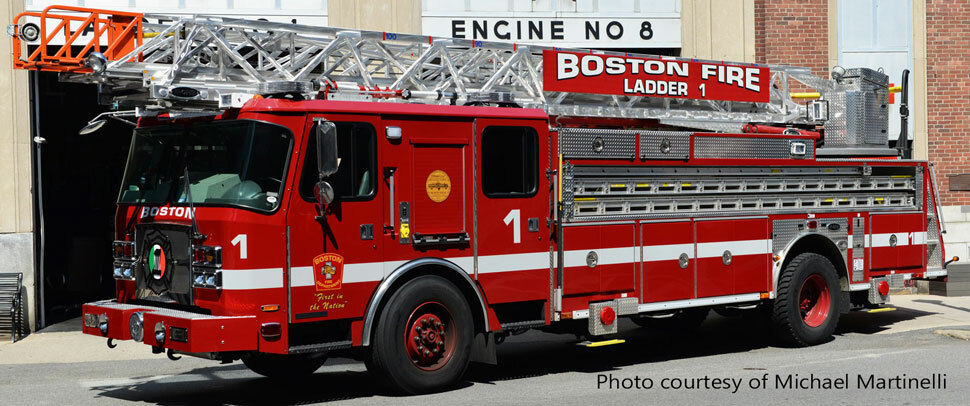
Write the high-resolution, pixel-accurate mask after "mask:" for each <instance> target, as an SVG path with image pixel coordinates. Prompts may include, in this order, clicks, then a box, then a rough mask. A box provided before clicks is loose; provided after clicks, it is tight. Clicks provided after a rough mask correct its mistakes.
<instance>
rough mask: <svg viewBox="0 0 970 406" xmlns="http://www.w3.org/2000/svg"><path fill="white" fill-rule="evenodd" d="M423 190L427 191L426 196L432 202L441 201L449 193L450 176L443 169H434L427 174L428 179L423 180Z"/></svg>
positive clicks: (446, 197) (445, 198)
mask: <svg viewBox="0 0 970 406" xmlns="http://www.w3.org/2000/svg"><path fill="white" fill-rule="evenodd" d="M424 190H425V191H426V192H428V198H430V199H431V201H432V202H435V203H441V202H443V201H445V200H447V199H448V195H450V194H451V178H449V177H448V174H447V173H445V171H443V170H441V169H435V170H434V171H432V172H431V173H429V174H428V179H427V180H425V182H424Z"/></svg>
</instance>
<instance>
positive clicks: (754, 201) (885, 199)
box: [563, 164, 923, 221]
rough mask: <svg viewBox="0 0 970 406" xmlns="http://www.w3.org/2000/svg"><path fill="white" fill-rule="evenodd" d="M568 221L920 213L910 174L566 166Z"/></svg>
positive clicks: (917, 179)
mask: <svg viewBox="0 0 970 406" xmlns="http://www.w3.org/2000/svg"><path fill="white" fill-rule="evenodd" d="M563 169H564V178H563V209H564V213H565V215H566V217H567V219H569V220H574V221H582V220H592V219H605V218H633V217H655V216H656V217H664V216H671V215H677V216H680V215H703V214H748V213H784V212H804V211H806V210H809V211H814V212H823V211H844V210H853V211H874V210H904V209H917V208H918V206H917V205H918V203H917V200H918V198H917V197H918V193H917V190H921V189H922V187H923V185H922V178H921V176H922V175H921V174H917V168H916V167H913V166H906V167H868V166H867V167H861V166H860V167H780V168H779V167H753V168H731V167H704V168H684V167H680V168H671V167H634V168H630V167H601V166H579V167H577V166H572V165H569V164H565V165H564V167H563Z"/></svg>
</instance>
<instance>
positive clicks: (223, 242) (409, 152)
mask: <svg viewBox="0 0 970 406" xmlns="http://www.w3.org/2000/svg"><path fill="white" fill-rule="evenodd" d="M146 17H149V20H146V19H145V18H146ZM150 20H155V17H154V16H144V15H141V14H137V13H124V12H114V11H108V10H95V9H83V8H72V7H51V8H48V9H46V10H45V11H43V12H39V13H24V14H21V15H19V16H18V17H17V18H16V20H15V21H14V23H13V25H12V26H10V27H9V29H8V32H9V33H10V34H11V35H12V37H13V39H12V41H13V45H14V65H15V67H17V68H21V69H33V70H45V71H57V72H60V75H61V79H62V80H65V81H72V82H81V83H96V84H99V85H100V86H101V90H102V97H103V99H104V100H105V101H107V102H110V103H113V104H114V106H115V107H116V110H113V111H111V112H108V113H105V114H103V115H102V116H101V117H98V119H96V120H92V122H91V123H90V125H89V126H88V127H86V128H85V130H84V131H91V130H94V129H96V128H97V127H98V126H99V125H100V124H102V123H103V120H104V119H105V118H111V117H114V118H118V117H121V116H126V115H127V116H135V117H137V128H136V129H135V130H134V134H133V138H132V142H131V152H130V157H129V161H128V165H127V169H126V171H125V174H124V178H123V180H122V184H121V190H120V192H119V195H118V211H117V221H116V239H117V241H115V243H114V245H113V248H114V258H115V265H114V270H113V272H114V278H115V279H116V280H117V296H116V297H115V298H113V299H111V300H105V301H101V302H95V303H88V304H85V305H84V308H83V324H84V326H83V329H84V333H86V334H91V335H95V336H99V337H106V338H108V340H109V346H110V345H112V340H133V341H135V342H139V343H143V344H145V345H148V346H150V347H151V348H152V350H153V351H154V352H156V353H163V352H167V353H168V355H169V357H172V358H175V357H176V356H177V354H185V355H191V356H198V357H204V358H209V359H214V360H222V361H224V362H231V361H234V360H240V359H241V360H242V361H243V362H244V363H245V364H246V365H247V366H249V367H250V368H251V369H252V370H254V371H256V372H258V373H260V374H263V375H267V376H296V375H301V374H309V373H312V372H313V371H315V370H316V369H317V368H318V367H319V366H320V365H322V364H323V362H324V361H325V359H326V358H327V356H333V355H341V356H347V355H350V356H356V357H360V358H362V359H365V360H366V364H367V367H368V369H369V370H370V371H372V372H374V373H376V374H378V375H380V376H381V377H382V378H384V380H385V381H386V382H388V383H389V384H390V385H391V386H392V387H395V388H398V389H400V390H402V391H404V392H408V393H417V392H425V391H430V390H435V389H439V388H442V387H446V386H448V385H451V384H454V383H455V382H456V381H457V380H459V379H460V378H461V376H462V374H463V372H464V371H465V369H466V367H467V365H468V363H469V361H471V360H478V361H484V362H495V346H496V343H497V342H500V341H501V339H502V338H503V337H504V336H505V335H507V334H509V333H510V332H519V331H523V330H525V329H530V328H535V329H543V330H547V331H555V332H569V333H575V334H577V335H580V336H584V337H585V338H586V339H587V340H588V342H589V343H590V345H600V344H604V343H610V342H618V341H619V340H618V339H617V338H616V337H617V336H616V334H617V332H618V329H617V324H618V323H617V320H618V318H619V317H628V318H632V319H633V321H635V322H637V324H640V325H643V326H652V327H655V328H666V327H664V326H668V325H670V324H672V323H657V322H658V321H659V322H662V321H671V322H676V323H688V324H689V323H699V322H700V321H702V320H703V319H704V317H705V316H706V315H707V314H708V312H709V310H711V309H715V310H723V311H736V310H738V309H741V310H750V311H752V312H762V313H763V314H764V315H765V317H769V318H770V319H771V321H772V323H771V325H773V326H774V330H775V331H774V332H775V333H776V334H777V336H778V338H779V339H781V340H784V341H787V342H789V343H792V344H796V345H813V344H818V343H821V342H823V341H826V340H827V339H830V337H831V335H832V332H833V329H834V328H835V327H836V324H837V323H838V320H839V316H840V314H842V313H845V312H848V311H850V310H858V309H872V308H876V307H879V306H880V305H882V304H883V303H885V302H886V301H887V300H888V299H889V292H890V289H891V288H893V287H900V286H902V285H903V283H904V281H905V280H907V279H914V278H934V277H941V276H944V275H946V271H945V267H946V265H947V263H949V262H945V260H944V254H943V245H942V240H941V233H942V232H943V225H942V223H941V217H940V214H939V211H938V208H937V205H936V202H938V201H939V198H938V197H937V189H936V186H935V179H934V176H933V170H932V165H930V164H928V163H927V162H923V161H914V160H910V159H903V158H901V157H900V156H899V155H900V154H899V153H898V151H897V150H895V149H891V148H889V144H888V136H887V132H888V109H889V108H890V105H889V101H888V99H889V98H890V96H891V94H892V92H893V89H891V86H890V85H889V83H888V78H887V77H886V75H884V74H882V73H881V72H878V71H874V70H870V69H864V68H860V69H848V70H846V69H841V68H839V69H836V70H835V71H833V75H832V77H833V79H823V78H819V77H816V76H813V75H812V74H811V73H810V72H809V71H808V70H807V69H805V68H798V67H790V66H765V65H755V64H747V63H728V62H721V61H704V60H694V59H681V58H670V57H657V56H649V55H632V54H624V53H611V52H599V51H592V50H562V49H555V48H547V47H540V46H525V45H521V44H514V43H489V42H482V41H471V40H462V39H438V38H431V37H427V36H418V35H407V34H397V33H390V32H365V31H350V30H341V29H334V28H321V27H310V26H302V25H296V24H278V23H271V22H264V21H243V20H234V19H223V18H218V17H200V16H196V17H185V18H183V17H167V18H165V19H163V20H164V21H169V22H167V23H165V24H149V23H147V22H146V21H150ZM794 89H800V90H804V89H811V90H814V92H812V93H811V94H808V95H807V96H806V94H805V93H804V92H802V93H798V94H795V96H796V97H795V98H793V93H792V90H794ZM804 97H807V98H804ZM904 100H905V98H904ZM125 109H132V110H125ZM92 272H97V270H92ZM610 340H616V341H610Z"/></svg>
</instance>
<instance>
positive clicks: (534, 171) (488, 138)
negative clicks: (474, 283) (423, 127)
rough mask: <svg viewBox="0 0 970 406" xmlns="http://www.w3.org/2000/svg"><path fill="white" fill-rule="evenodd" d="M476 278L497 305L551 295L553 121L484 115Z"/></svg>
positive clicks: (479, 125) (479, 129)
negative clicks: (549, 173)
mask: <svg viewBox="0 0 970 406" xmlns="http://www.w3.org/2000/svg"><path fill="white" fill-rule="evenodd" d="M475 128H476V140H475V141H476V147H477V148H476V149H477V154H476V162H475V168H476V170H477V172H478V177H477V180H478V182H479V183H478V188H477V189H478V190H476V191H475V193H476V195H477V197H476V198H477V202H476V206H477V210H476V217H477V225H478V247H477V254H478V270H477V273H476V277H477V279H478V282H479V284H481V286H482V289H483V290H484V293H485V297H486V298H487V299H488V302H489V303H491V304H494V303H505V302H521V301H538V300H547V299H548V298H549V296H550V286H551V285H550V284H551V282H552V281H551V280H550V251H549V245H550V244H549V238H548V237H549V234H550V233H549V229H548V225H547V223H546V218H547V217H549V204H550V203H549V201H550V200H549V199H550V189H549V181H548V179H547V178H546V176H545V174H544V173H543V172H544V171H545V170H546V169H548V168H549V154H548V151H549V144H548V143H549V131H548V129H547V128H548V124H547V123H546V122H545V121H541V120H513V119H498V118H494V119H492V118H488V119H485V118H479V119H477V120H476V121H475Z"/></svg>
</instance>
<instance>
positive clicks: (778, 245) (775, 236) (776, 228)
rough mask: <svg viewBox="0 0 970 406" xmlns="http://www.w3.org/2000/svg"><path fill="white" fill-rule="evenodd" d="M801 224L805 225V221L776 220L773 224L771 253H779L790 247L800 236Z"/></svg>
mask: <svg viewBox="0 0 970 406" xmlns="http://www.w3.org/2000/svg"><path fill="white" fill-rule="evenodd" d="M799 224H805V220H802V219H793V220H775V221H772V222H771V251H772V252H778V251H781V250H783V249H785V247H787V246H788V243H790V242H791V241H792V240H794V239H795V237H797V236H798V234H799V233H800V231H799V230H798V225H799Z"/></svg>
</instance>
